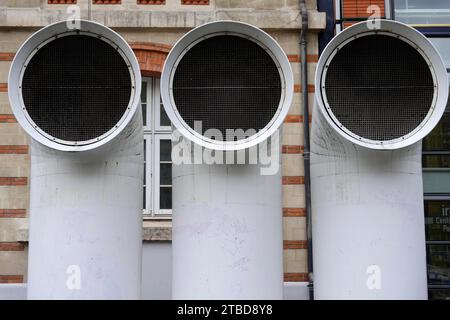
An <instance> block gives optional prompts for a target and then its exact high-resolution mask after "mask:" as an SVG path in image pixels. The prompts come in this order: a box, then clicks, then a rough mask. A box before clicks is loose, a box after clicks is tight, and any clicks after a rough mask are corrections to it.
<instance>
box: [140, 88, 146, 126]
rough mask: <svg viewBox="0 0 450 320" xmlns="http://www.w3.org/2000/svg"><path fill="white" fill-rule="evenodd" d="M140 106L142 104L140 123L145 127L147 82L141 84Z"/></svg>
mask: <svg viewBox="0 0 450 320" xmlns="http://www.w3.org/2000/svg"><path fill="white" fill-rule="evenodd" d="M141 104H142V121H143V125H144V126H146V125H147V82H145V81H144V82H142V91H141Z"/></svg>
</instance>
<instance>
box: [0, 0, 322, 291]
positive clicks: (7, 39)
mask: <svg viewBox="0 0 450 320" xmlns="http://www.w3.org/2000/svg"><path fill="white" fill-rule="evenodd" d="M49 2H52V1H48V0H17V1H13V0H2V1H1V3H0V283H1V282H26V268H27V242H26V241H27V224H28V218H27V217H28V214H29V212H28V198H29V191H28V177H29V161H30V157H29V150H28V147H27V145H28V138H27V136H26V135H25V134H24V132H23V131H22V129H21V128H20V127H19V125H18V124H17V122H16V121H15V119H14V117H13V116H12V114H11V109H10V106H9V102H8V97H7V85H6V83H7V76H8V71H9V66H10V64H11V61H12V58H13V56H14V53H15V52H16V51H17V50H18V48H19V47H20V45H21V44H22V43H23V41H24V40H25V39H26V38H27V37H28V36H29V35H30V34H31V33H32V32H33V31H35V30H37V29H38V28H40V27H42V26H45V25H47V24H49V23H52V22H56V21H59V20H62V19H66V18H67V17H68V15H69V14H68V13H67V8H68V4H50V3H49ZM59 2H63V1H61V0H59ZM70 2H73V1H68V3H70ZM119 2H120V4H101V5H95V4H93V5H92V7H91V17H92V19H93V20H96V21H99V22H101V23H104V24H106V25H107V26H110V27H112V28H114V29H115V30H116V31H117V32H119V33H120V34H121V35H122V36H123V37H124V38H125V39H126V40H127V41H128V42H129V43H130V44H131V45H132V47H133V49H134V50H135V52H136V54H137V56H138V58H139V61H140V63H141V68H142V70H143V74H145V75H147V76H155V77H158V76H159V74H160V64H161V63H162V62H163V59H164V57H165V54H166V53H167V51H168V50H169V49H170V47H171V46H172V45H173V44H174V43H175V42H176V40H177V39H179V38H180V37H181V36H182V35H183V34H184V33H185V32H186V31H187V30H188V29H190V28H192V27H195V26H198V25H200V24H202V23H204V22H208V21H214V20H220V19H232V20H239V21H244V22H248V23H251V24H254V25H256V26H258V27H261V28H263V29H265V30H266V31H268V32H269V33H270V34H271V35H272V36H273V37H274V38H275V39H276V40H277V41H278V42H279V43H280V45H281V46H282V48H283V49H284V50H285V52H286V54H287V55H288V57H289V60H290V61H291V64H292V68H293V70H294V79H295V94H294V101H293V104H292V106H291V109H290V111H289V115H288V117H287V118H286V120H285V123H284V125H283V139H282V143H283V154H282V163H283V165H282V170H283V185H282V186H280V188H282V189H283V207H284V209H283V220H284V249H285V250H284V271H285V281H294V282H298V281H305V280H307V263H306V225H305V215H306V212H305V208H304V206H305V201H304V181H303V180H304V179H303V175H304V168H303V157H302V151H303V121H304V119H303V116H302V105H301V92H300V85H301V80H300V55H299V45H298V43H299V34H300V30H299V28H300V26H301V17H300V14H299V10H298V1H297V0H247V1H244V0H209V4H206V5H186V4H182V1H181V0H165V1H162V2H163V3H164V4H146V5H144V4H142V5H138V4H137V0H122V1H119ZM307 2H308V8H309V20H310V29H311V32H310V33H309V34H308V36H307V39H308V56H307V59H308V62H309V69H308V72H309V76H308V84H309V89H308V92H309V93H308V94H309V98H310V99H309V100H310V102H311V105H310V107H311V108H312V105H313V95H314V86H313V83H314V81H313V76H314V71H315V68H316V62H317V59H318V34H317V31H319V30H321V29H323V28H324V27H325V15H324V14H323V13H319V12H317V10H316V1H313V0H308V1H307ZM149 3H152V1H149ZM153 3H156V2H153ZM78 4H79V5H80V8H81V13H82V18H87V17H88V7H87V2H86V0H83V1H78ZM155 57H157V59H151V58H155ZM147 58H148V60H146V59H147ZM150 60H151V61H159V62H157V64H158V65H159V66H157V65H151V64H148V65H147V62H145V61H150ZM146 72H147V73H146ZM144 229H145V230H144V237H145V240H146V241H161V240H170V237H171V232H170V221H165V222H161V221H145V223H144Z"/></svg>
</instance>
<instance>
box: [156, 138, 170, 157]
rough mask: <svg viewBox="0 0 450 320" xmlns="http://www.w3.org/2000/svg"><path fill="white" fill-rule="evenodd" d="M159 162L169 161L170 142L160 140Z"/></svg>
mask: <svg viewBox="0 0 450 320" xmlns="http://www.w3.org/2000/svg"><path fill="white" fill-rule="evenodd" d="M159 147H160V156H159V160H160V161H171V160H170V159H171V153H172V141H171V140H160V146H159Z"/></svg>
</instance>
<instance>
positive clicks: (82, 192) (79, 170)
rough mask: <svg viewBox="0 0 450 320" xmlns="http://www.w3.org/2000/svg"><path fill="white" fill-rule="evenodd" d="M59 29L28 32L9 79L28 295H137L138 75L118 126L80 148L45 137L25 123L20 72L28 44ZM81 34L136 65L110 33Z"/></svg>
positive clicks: (88, 27)
mask: <svg viewBox="0 0 450 320" xmlns="http://www.w3.org/2000/svg"><path fill="white" fill-rule="evenodd" d="M65 26H66V24H65V22H61V23H57V24H54V25H51V26H49V27H46V28H44V29H41V30H40V31H38V32H37V33H35V34H34V35H33V36H31V37H30V38H29V39H28V40H27V42H25V43H24V45H23V46H22V47H21V49H20V50H19V52H18V53H17V55H16V58H15V60H14V62H13V64H12V67H11V71H10V76H9V81H10V82H9V84H10V87H11V91H10V102H11V105H12V108H13V111H14V114H15V116H16V118H17V119H18V121H19V123H20V125H21V126H22V127H23V128H24V129H25V131H26V132H27V133H28V134H29V135H30V136H31V138H32V141H31V176H30V194H31V195H30V232H29V243H30V247H29V257H28V298H29V299H137V298H139V297H140V293H141V257H142V236H141V232H142V216H141V215H142V185H143V181H142V177H143V130H142V115H141V108H140V103H139V100H138V99H139V96H140V83H141V79H140V75H139V73H134V76H133V81H134V83H135V84H136V90H135V91H134V96H133V97H132V99H131V100H132V101H131V102H130V103H131V105H132V106H131V110H130V111H129V112H128V114H127V115H126V117H125V118H124V119H123V120H122V122H121V123H120V125H118V128H117V129H116V130H114V132H110V134H109V135H107V136H106V137H104V138H103V139H102V140H100V141H98V142H94V143H91V144H86V145H84V146H73V145H64V144H60V143H58V142H55V141H51V140H49V139H47V138H46V137H44V136H43V135H42V134H41V133H39V132H38V131H37V130H35V129H33V127H31V126H30V122H28V120H27V119H26V117H25V115H24V113H23V112H22V107H21V105H20V97H18V95H19V93H20V91H18V90H17V85H18V82H17V81H18V79H19V78H18V74H19V73H20V70H21V65H20V64H21V63H23V62H24V61H26V55H27V54H28V53H29V52H30V51H29V48H33V47H35V46H37V45H39V43H40V41H42V40H43V39H46V38H48V37H49V36H50V35H52V34H54V33H59V32H64V28H65ZM81 31H82V32H87V31H89V32H97V33H98V34H101V35H102V37H104V38H105V39H107V40H108V42H110V43H111V44H114V45H116V46H118V47H120V48H123V53H124V54H125V55H126V59H127V60H128V61H129V62H130V63H131V65H133V69H134V68H135V67H136V68H138V67H137V61H136V58H135V56H134V54H133V52H132V51H127V48H129V47H128V45H126V42H125V40H123V39H122V38H121V37H120V36H118V35H117V34H116V33H115V32H113V31H112V30H110V29H108V28H107V27H104V26H101V25H100V24H97V23H94V22H88V21H82V22H81ZM130 50H131V49H130ZM134 70H138V69H134ZM138 84H139V85H138ZM68 151H78V152H68ZM81 151H82V152H81Z"/></svg>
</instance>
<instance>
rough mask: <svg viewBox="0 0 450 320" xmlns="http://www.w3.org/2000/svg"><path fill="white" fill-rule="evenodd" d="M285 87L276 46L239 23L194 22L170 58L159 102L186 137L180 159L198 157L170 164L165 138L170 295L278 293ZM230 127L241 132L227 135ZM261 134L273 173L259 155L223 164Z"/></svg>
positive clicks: (286, 70) (284, 62) (285, 67)
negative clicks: (169, 214)
mask: <svg viewBox="0 0 450 320" xmlns="http://www.w3.org/2000/svg"><path fill="white" fill-rule="evenodd" d="M292 93H293V76H292V71H291V68H290V64H289V61H288V59H287V57H286V55H285V54H284V52H283V50H282V49H281V48H280V47H279V45H278V44H277V43H276V42H275V40H274V39H273V38H271V37H270V36H269V35H268V34H267V33H265V32H263V31H262V30H260V29H257V28H255V27H253V26H250V25H248V24H245V23H240V22H233V21H219V22H212V23H208V24H205V25H202V26H200V27H198V28H196V29H193V30H192V31H190V32H189V33H187V34H186V35H185V36H183V37H182V38H181V39H180V40H179V41H178V42H177V43H176V45H175V46H174V47H173V49H172V50H171V52H170V54H169V55H168V57H167V60H166V63H165V65H164V69H163V73H162V78H161V96H162V99H163V102H164V108H165V110H166V112H167V114H168V115H169V117H170V120H171V121H172V123H173V125H174V126H175V128H176V129H177V130H178V133H179V134H180V135H177V137H179V136H181V137H183V138H186V139H184V141H185V145H189V143H190V141H193V142H194V144H193V145H192V149H190V150H189V149H185V153H187V158H188V159H191V158H192V157H194V158H195V155H196V154H200V157H197V158H196V159H195V160H193V162H194V163H195V164H189V163H188V161H185V162H184V163H178V164H177V163H176V162H177V160H176V159H174V157H177V154H179V147H180V146H181V143H180V141H179V140H178V139H176V141H174V143H173V146H174V150H173V152H172V160H173V162H174V165H173V166H172V170H173V172H172V176H173V181H172V184H173V239H172V241H173V242H172V246H173V290H172V292H173V298H175V299H281V298H282V291H283V264H282V261H283V252H282V245H283V244H282V197H281V168H280V156H279V154H280V144H279V141H278V136H279V132H278V128H279V126H280V124H281V123H282V121H283V119H284V117H285V115H286V113H287V111H288V109H289V107H290V103H291V100H292ZM196 121H200V122H201V124H202V130H198V129H197V128H196V123H195V122H196ZM196 129H197V130H196ZM211 129H217V130H216V131H215V134H214V139H213V137H212V136H210V135H208V131H211ZM230 129H231V131H230ZM235 129H242V130H243V131H242V132H246V133H247V134H241V135H240V134H237V136H233V132H232V131H233V130H235ZM252 129H255V131H251V130H252ZM248 130H250V131H248ZM269 137H272V138H271V143H270V145H269V147H268V148H269V149H271V152H272V155H273V158H272V160H273V161H272V163H271V165H273V166H275V167H276V170H273V172H270V173H269V174H267V172H265V171H264V170H265V169H267V168H265V166H267V165H268V163H265V164H262V163H261V160H262V158H263V157H262V156H261V153H260V154H259V156H258V160H259V161H257V164H249V163H250V161H248V158H247V161H246V162H245V164H230V163H229V162H227V161H226V160H227V159H230V158H231V157H235V156H236V155H237V152H236V150H240V151H239V152H240V153H243V154H245V153H246V154H247V156H248V155H249V153H251V152H252V151H250V150H253V151H254V150H256V149H257V148H258V147H261V146H262V145H264V146H266V142H267V139H268V138H269ZM202 147H204V149H202ZM252 147H253V148H252ZM249 148H250V149H249ZM186 150H187V151H186ZM222 150H225V151H226V152H225V154H226V156H224V157H223V158H221V156H220V154H221V151H222ZM260 151H261V150H260ZM197 152H198V153H197ZM202 153H203V155H206V154H208V155H209V156H211V155H212V157H213V158H216V159H217V158H221V159H222V160H223V164H220V163H219V162H220V161H217V162H216V163H212V162H213V161H211V160H212V159H211V157H209V156H203V157H202ZM185 156H186V155H185ZM225 158H227V159H225ZM234 160H235V161H236V160H237V157H235V159H234ZM265 173H266V175H265Z"/></svg>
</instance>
